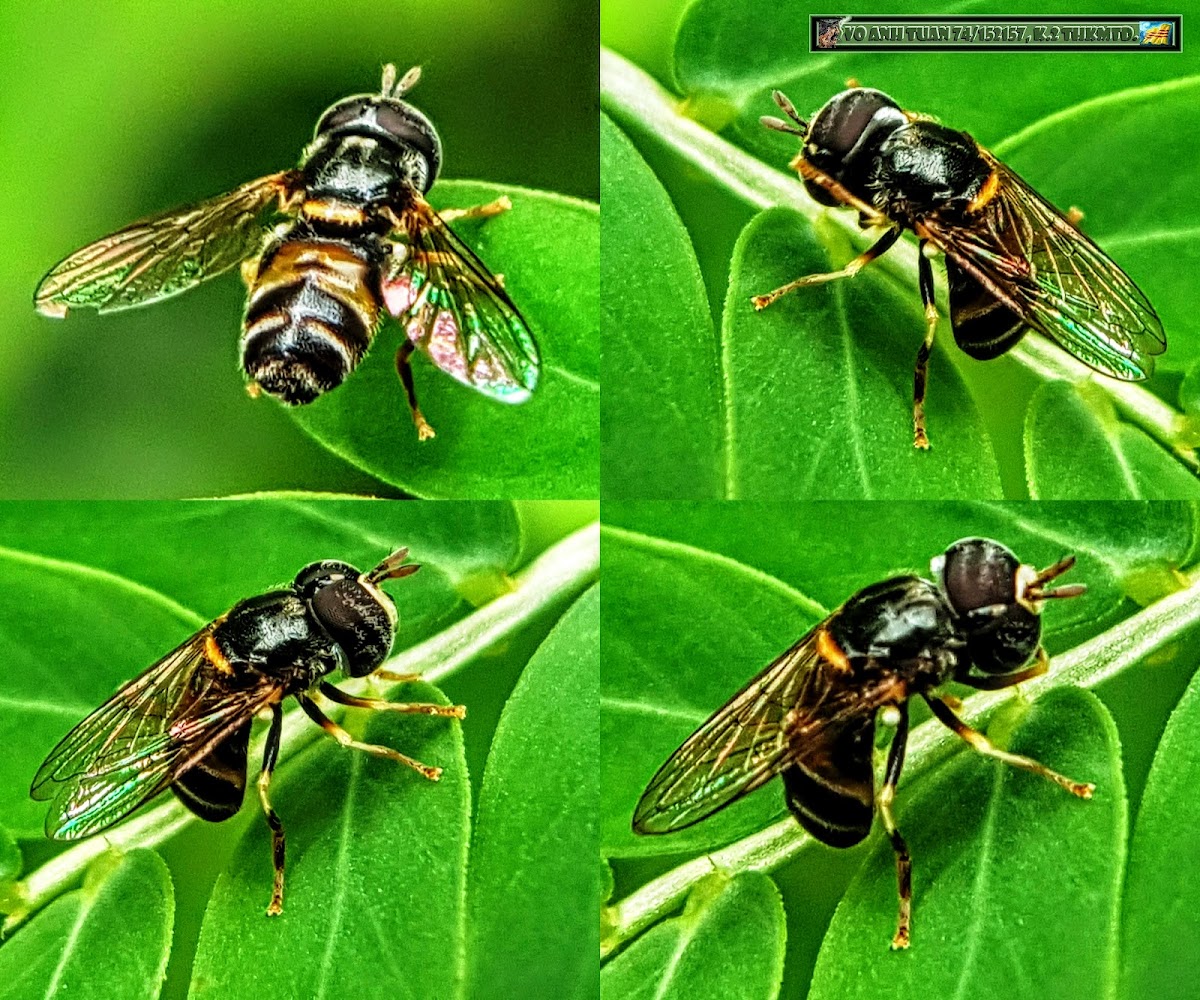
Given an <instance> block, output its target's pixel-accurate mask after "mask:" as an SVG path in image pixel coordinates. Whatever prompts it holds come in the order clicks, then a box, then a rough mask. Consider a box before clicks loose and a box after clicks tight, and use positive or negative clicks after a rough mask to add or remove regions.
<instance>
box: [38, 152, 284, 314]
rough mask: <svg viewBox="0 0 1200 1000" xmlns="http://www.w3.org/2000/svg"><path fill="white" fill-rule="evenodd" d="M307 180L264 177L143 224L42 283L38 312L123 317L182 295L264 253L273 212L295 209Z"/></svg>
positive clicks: (92, 248)
mask: <svg viewBox="0 0 1200 1000" xmlns="http://www.w3.org/2000/svg"><path fill="white" fill-rule="evenodd" d="M299 191H300V175H299V173H298V172H296V171H284V172H282V173H278V174H271V175H270V176H268V177H260V178H259V179H258V180H256V181H251V182H250V183H249V184H243V185H242V186H241V187H239V188H237V189H236V190H234V191H230V192H229V193H228V194H223V195H220V196H218V197H216V198H210V199H208V200H207V201H202V202H200V203H199V204H196V205H190V206H188V207H186V208H178V209H175V210H173V211H170V212H165V213H163V214H162V215H156V216H154V217H153V218H150V219H144V220H142V221H141V222H135V223H134V224H133V225H131V226H127V227H125V228H124V229H122V230H119V231H118V232H115V233H113V234H112V235H111V236H105V237H104V238H103V239H101V240H97V241H96V242H95V243H90V244H88V245H87V246H86V247H84V248H83V249H82V250H76V251H75V252H74V253H73V254H71V255H70V256H69V257H67V258H66V259H65V260H63V261H61V262H59V263H58V264H56V265H55V266H54V268H53V269H52V270H51V271H50V273H49V274H47V275H46V276H45V277H44V278H43V279H42V281H41V284H39V285H38V288H37V291H36V292H35V293H34V304H35V305H36V306H37V309H38V312H40V313H43V314H44V315H47V316H54V317H61V316H65V315H66V314H67V311H68V310H69V309H73V308H88V309H96V310H99V311H100V312H115V311H117V310H118V309H130V308H132V307H133V306H142V305H147V304H149V303H151V302H157V301H159V300H160V299H165V298H169V297H170V296H172V295H178V294H179V293H180V292H185V291H187V290H188V289H189V288H193V287H195V286H196V285H198V284H200V282H202V281H204V280H206V279H207V278H212V277H215V276H216V275H218V274H221V273H222V272H224V271H228V270H229V269H230V268H231V267H233V266H234V265H235V264H239V263H241V262H242V261H243V260H245V259H246V258H248V257H251V256H253V255H254V254H256V253H257V252H258V251H259V250H260V249H261V248H262V245H263V230H264V227H265V226H266V225H267V223H268V221H269V217H270V212H269V210H270V209H271V208H272V207H275V208H277V209H278V210H279V211H281V212H282V211H287V209H288V208H289V206H290V205H291V204H292V203H293V202H294V201H295V200H296V197H297V195H298V193H299Z"/></svg>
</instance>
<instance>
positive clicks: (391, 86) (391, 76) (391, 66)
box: [380, 63, 421, 97]
mask: <svg viewBox="0 0 1200 1000" xmlns="http://www.w3.org/2000/svg"><path fill="white" fill-rule="evenodd" d="M420 79H421V67H420V66H414V67H413V68H412V69H410V70H409V71H408V72H407V73H405V74H404V75H403V76H402V77H400V79H399V81H397V80H396V64H395V63H388V64H387V65H386V66H384V67H383V84H382V86H381V87H380V92H381V94H382V96H384V97H403V96H404V95H405V94H407V93H408V92H409V91H410V90H412V89H413V87H415V86H416V85H417V81H418V80H420Z"/></svg>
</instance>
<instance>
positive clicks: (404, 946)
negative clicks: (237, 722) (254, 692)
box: [189, 684, 470, 1000]
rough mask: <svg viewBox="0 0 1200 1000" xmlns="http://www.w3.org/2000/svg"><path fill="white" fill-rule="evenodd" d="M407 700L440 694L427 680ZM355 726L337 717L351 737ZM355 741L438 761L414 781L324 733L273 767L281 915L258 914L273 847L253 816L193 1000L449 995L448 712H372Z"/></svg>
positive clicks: (212, 905) (459, 771)
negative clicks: (437, 769)
mask: <svg viewBox="0 0 1200 1000" xmlns="http://www.w3.org/2000/svg"><path fill="white" fill-rule="evenodd" d="M404 697H405V699H406V700H409V701H435V700H436V701H438V702H440V703H442V704H445V698H444V697H443V696H442V695H441V694H440V692H438V691H437V689H436V688H433V687H432V686H430V685H427V684H418V685H414V686H413V687H411V688H406V689H405V691H404ZM362 721H363V720H362V718H361V716H360V717H359V718H358V719H353V718H351V719H349V721H348V726H349V728H350V729H351V731H352V732H355V731H356V730H359V726H358V723H361V722H362ZM359 735H360V738H363V739H365V740H367V741H368V742H371V743H380V744H383V745H385V746H390V747H395V748H396V749H398V750H400V751H401V752H402V753H405V754H408V755H409V756H412V757H416V758H418V759H419V760H422V761H424V762H425V763H428V764H435V765H438V766H441V767H443V768H445V771H444V773H443V774H442V778H441V780H440V781H438V782H436V783H434V782H430V781H427V780H425V779H424V778H422V777H421V776H420V775H418V774H416V773H415V772H414V771H411V770H409V769H408V768H406V767H404V766H403V765H401V764H398V763H396V762H395V761H390V760H381V759H379V758H376V757H373V756H371V755H369V754H366V753H362V752H360V751H356V750H350V749H343V748H341V747H339V746H337V745H336V744H334V743H333V741H332V740H322V741H321V742H320V743H317V744H314V745H313V746H311V747H309V748H308V749H306V750H305V751H304V752H303V753H301V754H300V755H299V756H298V758H296V759H294V760H290V761H283V762H281V765H280V767H279V770H278V771H277V775H276V779H275V781H274V782H273V783H272V789H271V800H272V804H273V805H274V806H275V809H276V811H277V812H278V813H279V815H280V818H281V819H282V820H283V823H284V826H285V829H286V832H287V838H288V841H287V846H288V863H287V881H286V888H285V896H284V912H283V914H282V915H280V916H278V917H273V918H272V917H267V916H266V915H265V913H264V910H265V909H266V904H267V901H268V899H269V898H270V895H271V864H270V858H271V845H270V835H269V833H268V831H267V826H266V823H265V822H262V821H261V819H260V820H259V821H258V822H255V823H253V824H252V825H251V826H250V828H249V830H248V831H247V834H246V835H245V836H244V837H243V838H242V840H241V842H240V843H239V845H238V848H237V851H236V853H235V855H234V858H233V861H232V862H231V864H230V866H229V868H228V869H227V870H226V872H225V873H224V874H223V875H221V877H220V878H219V879H218V881H217V885H216V888H215V889H214V890H213V895H212V899H211V901H210V902H209V906H208V911H207V913H206V915H205V918H204V926H203V928H202V929H201V933H200V943H199V945H198V947H197V952H196V961H195V965H194V967H193V971H192V988H191V993H190V994H189V995H190V996H191V997H193V998H195V1000H202V998H204V997H221V998H224V997H251V996H262V997H277V996H288V997H293V996H294V997H299V996H303V997H325V996H332V995H335V994H337V993H342V992H345V991H346V990H347V989H348V988H350V987H351V986H352V987H353V992H354V995H355V996H356V997H386V998H389V1000H390V998H393V997H396V996H397V995H398V994H399V993H405V994H406V995H409V996H414V997H430V998H433V997H448V996H451V995H453V994H454V991H455V988H456V983H457V981H458V978H459V976H460V975H461V972H460V966H461V962H462V949H463V932H464V913H463V905H464V892H465V884H464V883H465V871H466V865H467V842H468V838H469V835H470V784H469V782H468V780H467V772H466V760H465V757H464V755H463V743H462V729H461V727H460V725H459V724H458V723H456V722H454V721H452V720H448V719H440V718H431V717H427V716H426V717H423V716H413V715H391V714H385V713H381V712H376V713H371V714H370V716H369V719H368V720H367V724H366V727H365V732H361V731H360V732H359Z"/></svg>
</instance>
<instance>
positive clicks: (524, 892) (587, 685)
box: [465, 586, 600, 998]
mask: <svg viewBox="0 0 1200 1000" xmlns="http://www.w3.org/2000/svg"><path fill="white" fill-rule="evenodd" d="M599 633H600V588H599V586H595V587H592V588H591V589H590V590H588V591H587V592H586V593H585V594H584V595H583V596H582V597H580V598H579V600H578V601H576V603H575V604H574V605H573V606H572V607H571V609H570V610H569V611H568V612H567V613H566V614H565V615H564V616H563V617H562V619H561V620H560V621H559V622H558V624H557V625H556V626H555V627H554V630H553V631H552V632H551V633H550V635H549V636H548V637H547V638H546V640H545V641H544V642H543V643H542V645H541V646H540V647H539V648H538V651H537V652H536V653H535V654H534V655H533V657H532V659H530V661H529V663H528V664H527V665H526V667H525V669H524V671H523V672H522V674H521V679H520V681H519V682H518V684H517V687H516V689H515V690H514V691H513V693H512V695H511V696H510V697H509V699H508V703H507V704H506V705H505V708H504V713H503V715H502V716H501V718H500V723H499V725H498V726H497V727H496V735H495V738H494V739H493V741H492V747H491V751H490V752H489V754H488V762H487V768H486V770H485V771H484V776H483V788H482V791H481V792H480V794H479V810H478V813H477V816H476V820H475V823H476V826H475V835H474V841H473V843H472V847H471V866H470V872H469V876H468V886H467V900H468V903H467V907H468V926H469V928H470V930H469V934H468V948H467V954H468V972H467V979H466V989H465V996H467V997H479V998H483V997H492V996H500V997H572V996H578V997H588V996H590V997H594V996H595V991H596V987H595V983H596V959H595V956H596V954H597V951H598V949H599V940H598V928H597V925H596V904H597V897H598V896H599V894H600V869H599V868H598V867H597V866H596V860H595V859H596V856H597V852H598V849H599V834H598V829H597V827H598V819H597V815H596V801H597V797H598V794H599V776H598V773H597V761H598V757H599V734H598V732H597V730H596V704H597V699H598V698H599V682H600V665H599Z"/></svg>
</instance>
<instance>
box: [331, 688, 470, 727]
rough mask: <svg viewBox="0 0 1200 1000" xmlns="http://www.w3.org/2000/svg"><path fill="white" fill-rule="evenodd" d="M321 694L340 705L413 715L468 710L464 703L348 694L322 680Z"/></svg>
mask: <svg viewBox="0 0 1200 1000" xmlns="http://www.w3.org/2000/svg"><path fill="white" fill-rule="evenodd" d="M320 690H321V694H323V695H325V697H326V698H328V699H329V700H330V701H336V702H337V703H338V704H339V705H349V706H351V707H352V708H369V709H372V710H373V711H376V712H408V713H410V714H413V715H444V716H448V717H449V718H452V719H463V718H466V715H467V710H466V708H465V707H463V706H462V705H435V704H433V703H432V702H427V701H415V702H403V701H384V700H383V699H382V698H358V697H356V696H355V695H352V694H346V692H345V691H341V690H339V689H338V688H336V687H334V686H333V685H332V684H330V683H329V682H328V681H321V688H320Z"/></svg>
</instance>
